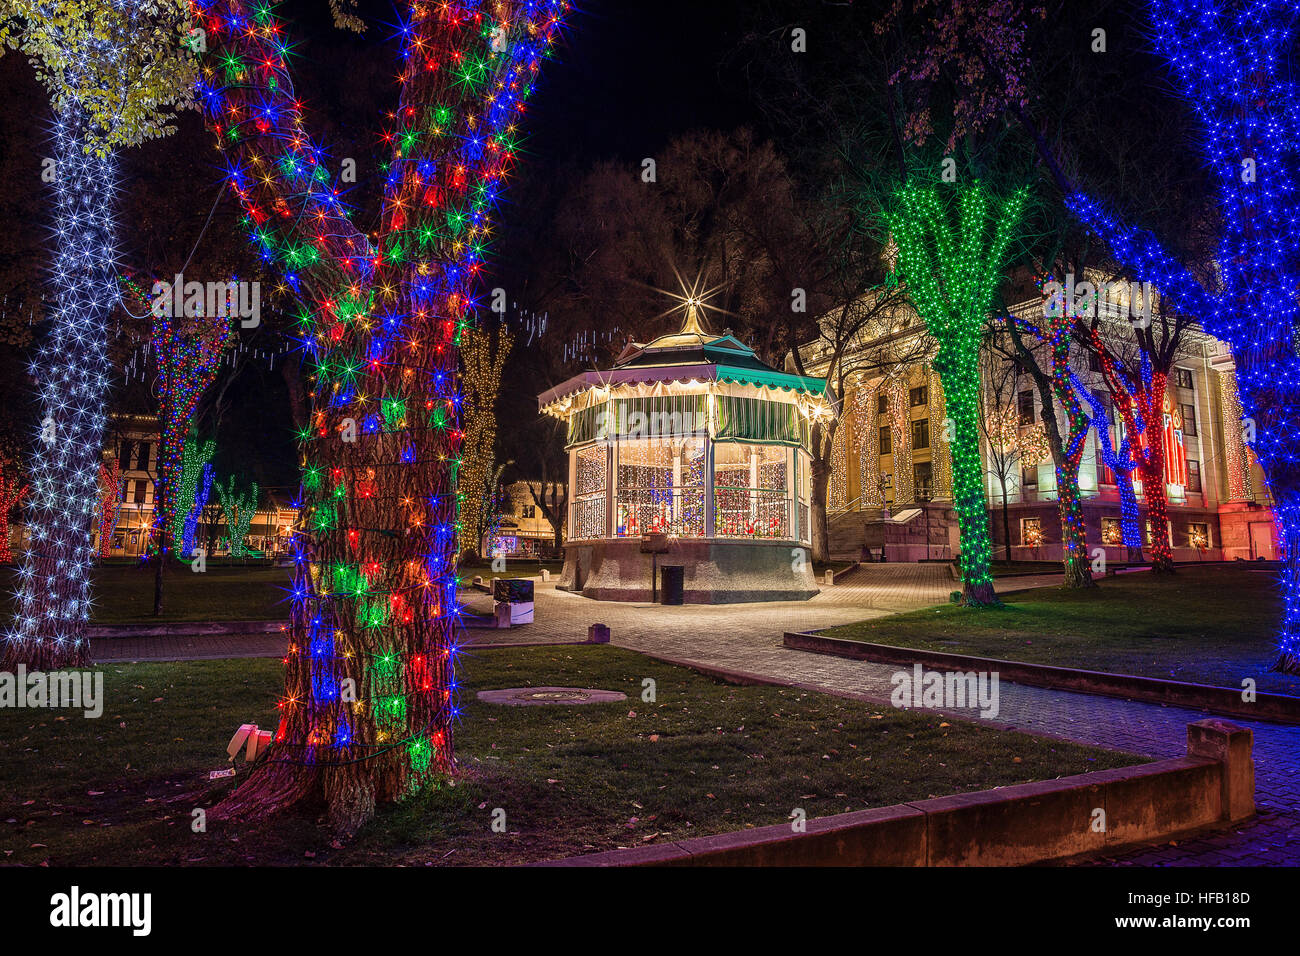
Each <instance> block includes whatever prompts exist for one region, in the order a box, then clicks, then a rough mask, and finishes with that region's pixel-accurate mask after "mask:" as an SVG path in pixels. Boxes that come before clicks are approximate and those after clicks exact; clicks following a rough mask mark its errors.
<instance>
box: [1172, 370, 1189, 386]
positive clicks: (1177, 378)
mask: <svg viewBox="0 0 1300 956" xmlns="http://www.w3.org/2000/svg"><path fill="white" fill-rule="evenodd" d="M1174 384H1176V385H1177V386H1178V387H1179V388H1192V387H1193V385H1192V370H1191V369H1190V368H1176V369H1174Z"/></svg>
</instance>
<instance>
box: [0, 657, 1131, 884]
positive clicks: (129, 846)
mask: <svg viewBox="0 0 1300 956" xmlns="http://www.w3.org/2000/svg"><path fill="white" fill-rule="evenodd" d="M462 671H463V674H462V677H463V684H462V701H463V703H464V720H463V723H462V724H461V726H460V728H459V731H458V736H457V748H458V753H459V758H460V761H461V767H462V773H461V775H460V777H459V779H457V781H456V782H455V785H454V786H445V785H444V786H442V787H440V788H430V789H428V790H427V791H425V792H424V793H422V794H419V795H417V796H415V797H413V798H411V799H410V800H408V801H407V802H406V803H404V804H401V805H398V806H396V807H387V808H383V809H381V812H380V814H379V815H378V816H377V818H376V819H375V820H374V821H373V822H372V823H371V824H370V825H368V826H367V827H366V828H365V829H363V830H362V831H361V833H360V834H359V835H358V836H357V837H356V839H355V840H354V841H352V842H351V843H350V844H348V845H346V846H340V845H336V844H334V841H333V838H332V836H331V834H330V832H329V831H328V830H327V829H326V828H325V826H324V824H323V819H322V814H321V810H320V808H318V807H306V808H303V809H302V810H300V811H298V812H293V813H289V814H285V815H283V816H282V817H280V818H278V819H276V820H275V821H273V822H272V823H270V824H262V825H258V826H249V825H234V824H217V823H212V824H211V825H210V826H209V828H208V830H207V832H202V833H194V832H192V829H191V819H192V817H191V813H192V810H193V809H194V808H195V807H202V806H206V805H210V803H211V802H212V801H213V800H214V799H215V798H216V797H218V796H219V795H220V794H221V793H223V792H225V791H226V789H227V788H228V787H229V785H230V784H229V783H228V782H225V781H221V782H218V783H217V784H210V783H209V782H208V780H207V772H208V771H209V770H213V769H217V768H220V767H223V766H226V765H227V764H226V755H225V745H226V742H227V741H228V739H229V737H230V735H231V733H233V731H234V730H235V728H236V727H237V725H238V724H240V723H241V722H248V721H252V722H256V723H258V724H260V725H262V726H271V725H273V723H274V719H275V718H274V714H275V710H274V701H275V697H276V694H277V692H278V691H279V689H280V687H281V684H280V665H279V663H278V662H276V661H265V660H256V661H252V660H250V661H206V662H191V663H170V664H133V665H108V666H107V667H105V675H106V680H105V683H106V697H107V701H108V703H107V706H106V708H105V712H104V716H103V717H102V718H101V719H99V720H87V719H85V718H83V717H82V716H81V715H80V713H79V712H78V713H77V714H76V715H75V716H73V715H72V712H63V713H60V712H58V711H40V712H36V711H29V710H3V711H0V850H3V852H4V862H5V863H15V864H16V863H25V864H34V865H35V864H44V863H48V864H50V865H56V866H57V865H78V864H83V865H84V864H100V865H108V864H112V865H126V864H136V865H138V864H145V863H160V864H172V865H176V864H190V865H197V864H233V865H239V864H287V863H305V862H314V863H333V864H345V865H346V864H361V865H365V864H383V865H395V864H408V865H456V864H459V865H469V864H500V863H518V862H526V861H531V860H542V859H548V858H553V857H560V856H566V855H572V854H578V853H586V852H595V851H599V850H607V849H613V848H615V847H618V846H633V845H642V844H646V843H653V842H662V841H667V840H675V839H682V838H686V837H691V836H700V835H704V834H710V833H718V832H723V831H729V830H740V829H744V828H746V827H750V826H762V825H765V824H773V823H779V822H783V821H785V820H786V819H787V818H788V817H789V815H790V813H791V811H792V809H793V808H795V807H801V808H803V809H804V810H805V811H806V813H807V815H808V816H809V817H817V816H824V815H828V814H833V813H841V812H844V811H848V810H859V809H864V808H867V807H877V806H885V805H889V804H893V803H899V802H904V801H907V800H914V799H920V798H925V797H929V796H940V795H945V794H951V793H957V792H963V791H969V790H979V789H986V788H989V787H993V786H1002V785H1007V784H1012V783H1020V782H1024V781H1030V780H1039V779H1048V778H1053V777H1058V776H1064V775H1069V774H1074V773H1080V772H1085V771H1089V770H1100V769H1105V768H1110V767H1117V766H1124V765H1127V764H1131V763H1134V762H1138V759H1139V758H1136V757H1133V756H1130V755H1125V754H1119V753H1115V752H1113V751H1106V750H1100V749H1097V748H1088V747H1083V746H1076V745H1073V744H1066V743H1061V742H1059V741H1053V740H1048V739H1044V738H1039V737H1032V736H1028V735H1024V734H1018V733H1010V732H1004V731H999V730H995V729H993V728H990V727H987V726H978V725H975V724H971V723H966V722H963V721H958V720H952V721H948V720H944V718H943V717H942V716H940V715H938V714H935V713H907V712H903V711H896V710H893V709H891V708H887V707H885V708H882V707H876V706H871V705H868V704H864V703H859V702H856V701H848V700H843V699H840V698H836V697H831V696H827V695H823V694H816V693H809V692H804V691H798V690H792V689H786V688H774V687H735V686H731V685H727V684H722V683H719V682H716V681H714V680H712V679H710V678H707V677H704V676H702V675H699V674H696V673H694V672H692V671H689V670H685V669H682V668H678V667H673V666H670V665H667V664H663V663H660V662H657V661H654V660H652V659H650V658H647V657H644V656H642V655H639V654H635V653H633V652H631V651H626V650H622V649H618V648H613V647H608V646H606V647H584V648H565V649H556V648H514V649H510V650H499V651H480V652H479V653H478V654H476V655H472V656H469V657H467V658H466V659H465V661H464V664H463V666H462ZM645 678H651V679H653V680H654V681H655V683H656V686H655V690H656V699H655V701H654V702H653V703H649V702H646V701H643V700H642V699H641V694H642V687H643V683H642V682H643V680H644V679H645ZM547 684H558V685H576V686H592V687H601V688H607V689H616V690H622V691H624V692H626V693H627V694H628V697H629V700H628V701H626V702H621V703H615V704H599V705H586V706H581V707H567V706H545V707H503V706H498V705H491V704H484V703H481V702H479V701H478V700H477V698H476V697H475V692H476V691H478V690H481V689H487V688H501V687H509V686H517V685H534V686H537V685H547ZM239 766H240V767H241V771H240V774H241V777H242V776H243V773H244V771H243V770H242V767H243V764H242V762H241V764H240V765H239ZM496 808H501V809H503V810H504V811H505V814H506V827H507V832H505V833H493V832H492V830H491V827H490V823H491V819H492V813H493V811H494V810H495V809H496Z"/></svg>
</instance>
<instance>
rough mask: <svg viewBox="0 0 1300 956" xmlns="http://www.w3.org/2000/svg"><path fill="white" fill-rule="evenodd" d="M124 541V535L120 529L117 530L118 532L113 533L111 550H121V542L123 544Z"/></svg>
mask: <svg viewBox="0 0 1300 956" xmlns="http://www.w3.org/2000/svg"><path fill="white" fill-rule="evenodd" d="M125 541H126V535H125V534H123V533H122V532H121V531H118V532H116V533H114V535H113V550H114V551H121V550H122V544H123V542H125Z"/></svg>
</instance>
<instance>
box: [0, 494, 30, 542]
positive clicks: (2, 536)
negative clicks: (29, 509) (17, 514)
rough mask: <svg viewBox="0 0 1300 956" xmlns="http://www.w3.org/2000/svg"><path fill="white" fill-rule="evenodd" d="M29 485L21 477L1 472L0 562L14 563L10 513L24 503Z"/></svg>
mask: <svg viewBox="0 0 1300 956" xmlns="http://www.w3.org/2000/svg"><path fill="white" fill-rule="evenodd" d="M26 494H27V485H25V484H23V483H22V482H21V481H20V480H19V479H17V478H12V477H10V476H8V475H5V474H0V564H13V561H14V554H13V551H12V550H11V549H10V547H9V513H10V512H11V511H13V510H14V509H15V508H17V507H18V505H19V504H21V503H22V500H23V498H24V496H26Z"/></svg>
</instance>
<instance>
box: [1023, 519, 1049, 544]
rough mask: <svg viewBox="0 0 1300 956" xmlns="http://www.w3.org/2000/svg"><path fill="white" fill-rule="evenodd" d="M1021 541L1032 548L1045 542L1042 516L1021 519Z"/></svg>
mask: <svg viewBox="0 0 1300 956" xmlns="http://www.w3.org/2000/svg"><path fill="white" fill-rule="evenodd" d="M1020 543H1021V544H1023V545H1025V546H1027V547H1030V548H1037V547H1039V546H1040V545H1041V544H1042V543H1043V519H1042V518H1021V519H1020Z"/></svg>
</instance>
